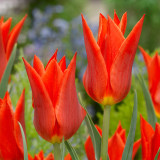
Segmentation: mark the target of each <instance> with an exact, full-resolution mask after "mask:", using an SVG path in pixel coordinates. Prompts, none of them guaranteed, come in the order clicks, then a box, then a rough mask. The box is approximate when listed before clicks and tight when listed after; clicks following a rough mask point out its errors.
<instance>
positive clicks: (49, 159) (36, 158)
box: [28, 151, 54, 160]
mask: <svg viewBox="0 0 160 160" xmlns="http://www.w3.org/2000/svg"><path fill="white" fill-rule="evenodd" d="M28 160H54V156H53V154H52V153H50V154H48V156H47V157H46V158H45V157H44V154H43V151H40V152H39V153H38V154H36V155H35V156H34V158H32V157H31V156H30V155H28Z"/></svg>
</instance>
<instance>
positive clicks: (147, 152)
mask: <svg viewBox="0 0 160 160" xmlns="http://www.w3.org/2000/svg"><path fill="white" fill-rule="evenodd" d="M141 141H142V160H153V159H154V158H155V156H156V153H157V152H158V149H159V147H160V125H159V124H158V123H156V127H155V131H154V129H153V128H152V126H151V125H150V124H149V123H148V122H147V121H145V120H144V119H143V117H142V116H141ZM158 160H160V154H159V156H158Z"/></svg>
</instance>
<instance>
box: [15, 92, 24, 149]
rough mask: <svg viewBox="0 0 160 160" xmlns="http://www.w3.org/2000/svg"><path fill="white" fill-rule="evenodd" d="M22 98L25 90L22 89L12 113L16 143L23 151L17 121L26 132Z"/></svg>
mask: <svg viewBox="0 0 160 160" xmlns="http://www.w3.org/2000/svg"><path fill="white" fill-rule="evenodd" d="M24 99H25V90H23V92H22V94H21V97H20V98H19V101H18V103H17V106H16V110H15V114H14V127H15V129H14V131H15V137H16V141H17V144H18V146H19V148H20V149H21V151H22V152H23V139H22V135H21V130H20V127H19V124H18V122H20V123H21V125H22V127H23V131H24V133H26V131H25V120H24V109H25V108H24V106H25V102H24V101H25V100H24Z"/></svg>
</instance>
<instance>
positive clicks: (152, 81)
mask: <svg viewBox="0 0 160 160" xmlns="http://www.w3.org/2000/svg"><path fill="white" fill-rule="evenodd" d="M159 69H160V62H159V59H158V54H155V56H154V57H153V59H152V60H151V62H150V65H149V67H148V80H149V91H150V93H151V95H152V96H153V95H154V94H155V92H156V90H157V86H158V84H159V81H160V73H159V72H157V71H158V70H159ZM155 77H156V78H155Z"/></svg>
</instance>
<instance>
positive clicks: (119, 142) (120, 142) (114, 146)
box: [85, 123, 141, 160]
mask: <svg viewBox="0 0 160 160" xmlns="http://www.w3.org/2000/svg"><path fill="white" fill-rule="evenodd" d="M96 128H97V130H98V132H99V134H100V135H101V136H102V130H101V129H100V128H99V127H98V126H96ZM125 143H126V135H125V129H123V128H122V126H121V123H119V125H118V127H117V129H116V131H115V133H114V135H113V136H112V137H111V138H109V140H108V155H109V158H110V160H121V158H122V154H123V150H124V147H125ZM140 144H141V140H140V139H139V140H137V141H136V142H135V143H134V145H133V153H132V159H134V157H135V155H136V152H137V150H138V148H139V146H140ZM85 150H86V154H87V158H88V160H95V152H94V148H93V143H92V140H91V137H90V136H89V137H88V138H87V140H86V142H85Z"/></svg>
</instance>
